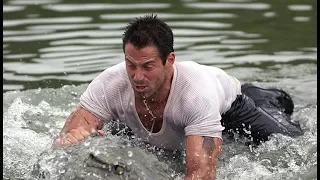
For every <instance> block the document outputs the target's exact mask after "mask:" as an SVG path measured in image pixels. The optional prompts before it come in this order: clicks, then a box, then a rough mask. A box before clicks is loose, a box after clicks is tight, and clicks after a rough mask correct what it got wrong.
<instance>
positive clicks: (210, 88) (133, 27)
mask: <svg viewBox="0 0 320 180" xmlns="http://www.w3.org/2000/svg"><path fill="white" fill-rule="evenodd" d="M122 40H123V44H122V46H123V52H124V55H125V60H124V62H122V63H120V64H117V65H115V66H112V67H110V68H108V69H106V70H105V71H103V72H102V73H101V74H99V75H98V76H97V77H96V78H95V79H94V80H93V81H92V82H91V83H90V84H89V86H88V88H87V89H86V91H85V92H84V93H83V94H82V96H81V97H80V103H79V105H78V106H77V107H76V109H75V111H73V112H72V114H71V115H70V116H69V117H68V119H67V120H66V123H65V125H64V127H63V129H62V130H61V133H60V134H59V136H58V137H57V139H55V141H54V144H53V146H54V147H58V146H64V145H69V144H72V143H76V142H78V141H80V140H83V139H84V138H86V137H87V136H89V135H90V133H91V132H92V131H98V132H99V133H103V132H101V129H102V127H103V125H104V124H105V123H108V122H110V121H112V120H119V121H120V122H122V123H125V124H126V125H127V126H128V127H129V128H130V129H131V130H132V132H133V133H134V134H135V135H137V136H138V137H140V138H141V139H143V140H144V141H146V142H148V143H150V144H151V145H155V146H158V147H161V148H165V149H185V150H186V170H187V171H186V172H187V173H186V176H185V178H186V179H210V180H212V179H214V177H215V174H216V163H217V158H218V155H219V153H220V151H221V145H222V131H223V130H225V131H226V130H232V131H235V132H237V133H239V134H242V135H244V136H246V137H248V138H250V139H251V140H252V141H254V142H259V141H265V140H267V139H268V136H269V135H270V134H272V133H282V134H286V135H289V136H296V135H301V134H302V133H301V129H300V127H299V125H298V124H294V123H291V122H290V121H287V119H286V118H285V116H280V115H281V113H280V115H279V116H277V117H275V116H271V115H270V113H268V111H266V110H263V109H262V108H261V107H266V109H268V108H270V107H271V108H273V107H274V108H273V109H276V111H277V112H284V113H283V114H285V113H287V114H288V111H291V112H289V115H290V113H292V109H293V104H292V107H291V109H290V108H287V106H288V105H286V106H282V105H283V104H284V102H289V104H290V102H292V101H291V98H290V97H289V96H288V95H287V94H286V93H285V92H284V91H281V90H274V91H270V90H265V89H261V88H257V87H255V86H252V85H248V84H246V86H247V89H248V88H249V89H250V88H251V89H252V88H253V89H254V90H255V92H256V94H255V96H252V97H253V98H254V97H258V98H257V99H258V100H259V97H268V98H269V99H270V101H268V100H267V101H266V103H265V104H267V105H265V106H263V103H262V104H260V105H261V107H259V106H256V103H255V102H262V101H258V100H257V101H254V100H253V99H252V98H250V97H248V96H247V95H245V94H244V93H242V90H244V86H241V84H240V82H239V81H238V80H237V79H236V78H235V77H232V76H230V75H228V74H227V73H226V72H224V71H223V70H221V69H219V68H215V67H210V66H204V65H200V64H197V63H195V62H191V61H186V62H175V53H174V49H173V33H172V30H171V28H170V27H169V26H168V25H167V24H166V23H165V22H163V21H162V20H160V19H158V18H157V17H156V16H154V15H147V16H144V17H140V18H136V19H134V20H133V21H131V22H130V23H129V24H128V26H127V27H126V29H125V32H124V35H123V39H122ZM250 92H251V91H250ZM248 94H250V93H248ZM262 99H263V98H262ZM260 100H261V99H260ZM271 101H273V103H272V102H271ZM270 102H271V103H270ZM287 104H288V103H287ZM269 105H270V106H269ZM277 105H279V106H277ZM283 121H285V122H286V123H284V124H281V123H280V122H283Z"/></svg>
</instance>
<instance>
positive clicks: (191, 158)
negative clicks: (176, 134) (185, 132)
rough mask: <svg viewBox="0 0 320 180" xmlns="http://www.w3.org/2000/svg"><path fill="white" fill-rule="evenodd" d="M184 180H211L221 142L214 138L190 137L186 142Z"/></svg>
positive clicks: (214, 172) (214, 171) (213, 176)
mask: <svg viewBox="0 0 320 180" xmlns="http://www.w3.org/2000/svg"><path fill="white" fill-rule="evenodd" d="M186 141H187V142H186V146H187V147H186V165H187V174H186V177H185V179H186V180H191V179H192V180H197V179H201V180H213V179H215V175H216V164H217V159H218V156H219V153H220V151H221V145H222V140H221V139H220V138H216V137H206V136H204V137H202V136H195V135H190V136H187V140H186Z"/></svg>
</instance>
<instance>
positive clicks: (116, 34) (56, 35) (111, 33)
mask: <svg viewBox="0 0 320 180" xmlns="http://www.w3.org/2000/svg"><path fill="white" fill-rule="evenodd" d="M121 35H122V34H121V32H119V31H99V30H92V31H74V32H61V33H51V34H49V33H46V34H42V35H28V36H10V37H8V36H7V37H3V42H27V41H40V40H53V39H66V38H75V37H84V36H85V37H119V38H120V37H121Z"/></svg>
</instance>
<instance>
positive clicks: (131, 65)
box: [127, 63, 135, 68]
mask: <svg viewBox="0 0 320 180" xmlns="http://www.w3.org/2000/svg"><path fill="white" fill-rule="evenodd" d="M127 66H128V67H129V68H134V67H135V65H133V64H129V63H128V64H127Z"/></svg>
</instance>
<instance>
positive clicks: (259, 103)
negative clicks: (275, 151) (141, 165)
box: [222, 84, 303, 145]
mask: <svg viewBox="0 0 320 180" xmlns="http://www.w3.org/2000/svg"><path fill="white" fill-rule="evenodd" d="M241 92H242V95H238V96H237V98H236V100H235V101H234V102H233V103H232V105H231V108H230V109H229V110H228V111H227V112H226V113H225V114H223V115H222V124H223V125H224V127H225V128H226V129H225V131H226V132H232V133H238V134H239V135H240V136H245V137H247V138H248V139H249V141H250V142H253V143H254V144H255V145H258V144H260V142H261V141H266V140H268V139H269V136H270V135H271V134H273V133H280V134H284V135H288V136H291V137H295V136H300V135H303V132H302V129H301V127H300V124H299V123H298V122H293V121H291V119H290V116H291V115H292V113H293V109H294V103H293V101H292V99H291V97H290V96H289V95H288V94H287V93H286V92H285V91H283V90H281V89H276V88H268V89H266V88H261V87H257V86H254V85H252V84H243V85H242V86H241Z"/></svg>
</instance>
